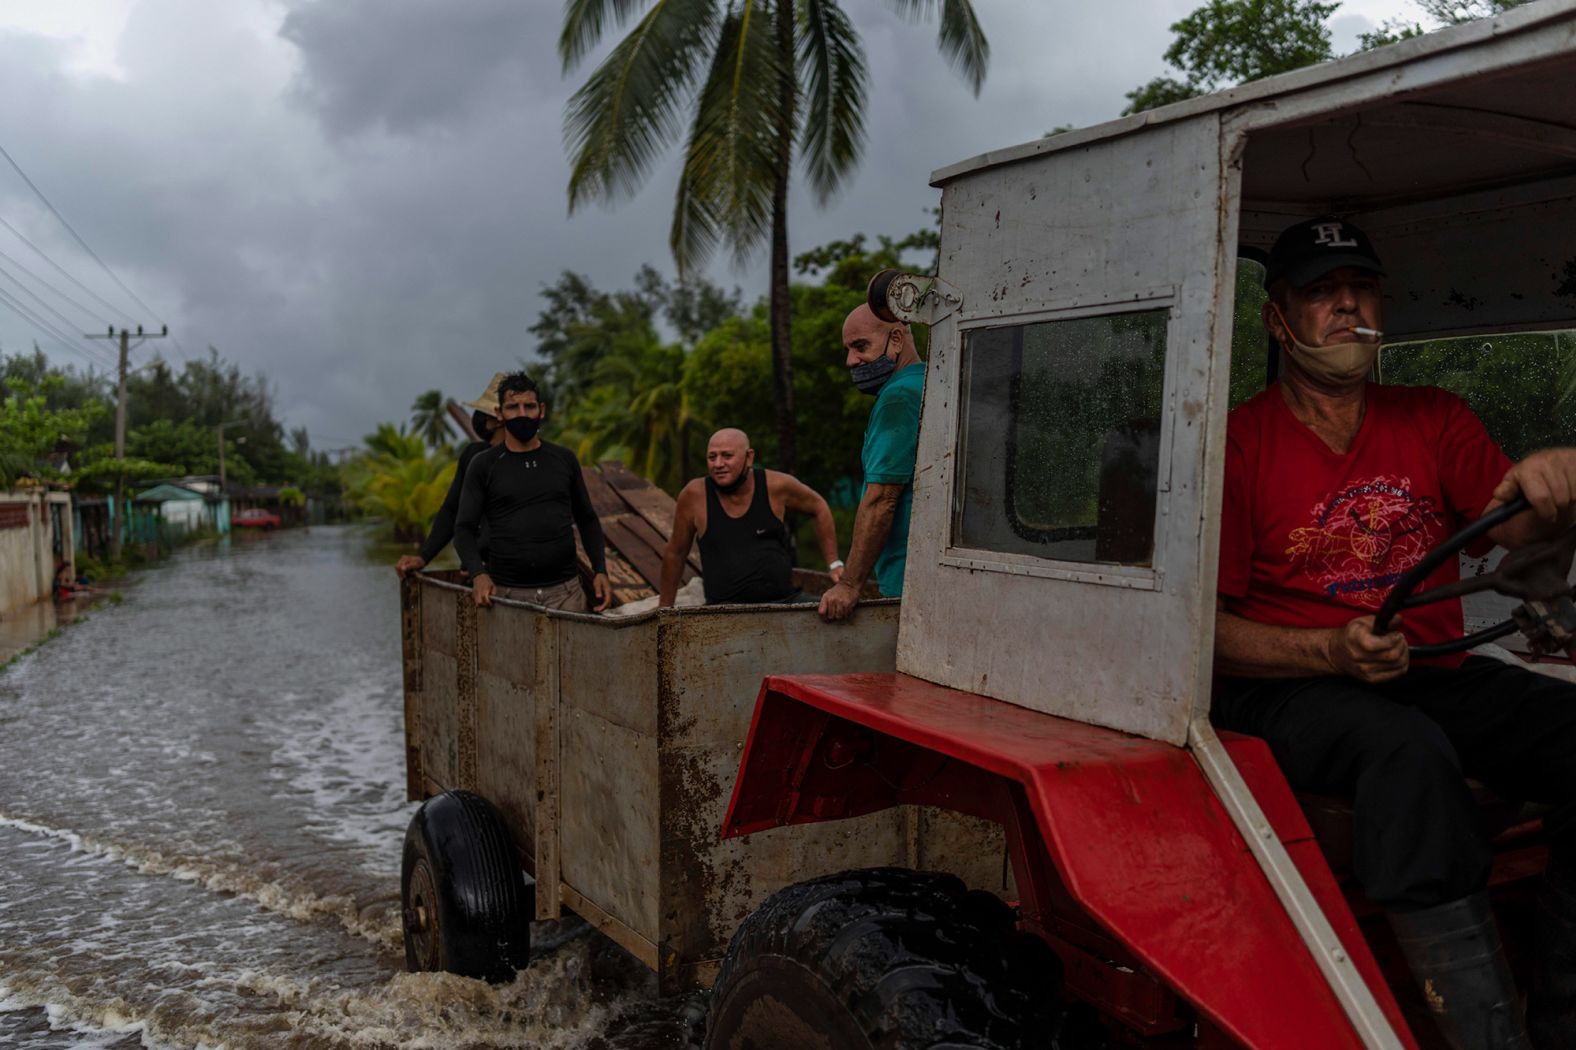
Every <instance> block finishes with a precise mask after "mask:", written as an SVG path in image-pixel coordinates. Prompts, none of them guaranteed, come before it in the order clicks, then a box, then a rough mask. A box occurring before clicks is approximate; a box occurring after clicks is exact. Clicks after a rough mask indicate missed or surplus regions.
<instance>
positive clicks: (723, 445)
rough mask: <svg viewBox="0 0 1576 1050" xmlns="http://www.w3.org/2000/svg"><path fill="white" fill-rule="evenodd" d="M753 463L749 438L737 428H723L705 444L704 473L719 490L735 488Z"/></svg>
mask: <svg viewBox="0 0 1576 1050" xmlns="http://www.w3.org/2000/svg"><path fill="white" fill-rule="evenodd" d="M754 463H755V450H754V449H753V448H751V447H750V436H749V435H748V434H746V433H745V432H744V431H742V430H740V429H738V428H737V427H724V428H723V429H722V430H719V431H717V432H716V433H715V434H713V435H712V436H711V440H710V441H708V442H706V473H708V474H710V475H711V480H712V481H714V482H716V483H717V486H718V487H719V488H722V489H724V490H731V489H733V488H735V487H737V485H738V484H739V482H740V481H742V480H743V479H744V476H745V474H747V473H748V472H749V469H750V467H751V466H753V465H754Z"/></svg>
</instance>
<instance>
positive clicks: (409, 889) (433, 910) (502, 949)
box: [400, 791, 536, 984]
mask: <svg viewBox="0 0 1576 1050" xmlns="http://www.w3.org/2000/svg"><path fill="white" fill-rule="evenodd" d="M400 874H401V879H400V889H401V894H400V896H401V904H402V905H403V907H402V912H403V918H404V926H405V967H406V969H408V970H410V971H412V972H420V971H423V970H445V971H447V972H449V973H457V974H461V975H463V976H466V977H479V978H481V979H483V980H486V981H491V982H493V983H495V984H498V983H503V982H505V981H509V980H512V979H513V978H514V974H515V971H516V970H523V969H525V965H526V963H527V962H528V961H529V957H530V952H531V920H532V918H533V917H534V914H535V910H536V904H535V897H534V895H533V894H532V893H531V890H530V888H529V887H528V886H527V884H526V881H525V876H524V874H523V873H522V872H521V870H520V859H519V857H518V856H517V855H516V853H515V850H514V842H513V840H512V839H511V838H510V836H509V829H508V828H506V827H505V826H504V823H503V817H502V816H500V815H499V813H498V811H497V810H496V809H495V808H493V805H492V803H490V802H488V801H487V800H486V799H485V798H482V797H481V796H480V795H476V794H472V793H471V792H469V791H448V792H445V793H443V794H441V795H434V796H433V797H432V798H429V799H428V800H427V801H426V802H424V803H422V806H421V808H420V809H418V810H417V811H416V815H415V816H414V817H412V818H411V821H410V827H409V829H408V830H407V831H406V832H405V856H404V862H403V864H402V865H401V872H400Z"/></svg>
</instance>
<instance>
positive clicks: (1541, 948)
mask: <svg viewBox="0 0 1576 1050" xmlns="http://www.w3.org/2000/svg"><path fill="white" fill-rule="evenodd" d="M1527 1027H1528V1028H1529V1029H1530V1030H1531V1032H1532V1036H1533V1041H1532V1045H1533V1046H1535V1047H1537V1048H1538V1050H1572V1048H1576V871H1572V870H1571V869H1570V868H1569V867H1567V866H1564V865H1554V864H1551V865H1550V866H1549V870H1548V874H1547V875H1545V876H1544V883H1543V888H1542V889H1541V890H1540V891H1539V893H1538V930H1537V957H1536V959H1535V961H1534V969H1533V973H1532V994H1531V995H1529V996H1528V997H1527Z"/></svg>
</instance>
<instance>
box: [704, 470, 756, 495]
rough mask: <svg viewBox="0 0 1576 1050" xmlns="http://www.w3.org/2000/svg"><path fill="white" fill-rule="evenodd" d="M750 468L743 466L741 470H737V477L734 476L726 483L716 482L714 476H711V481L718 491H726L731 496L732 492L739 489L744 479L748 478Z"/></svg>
mask: <svg viewBox="0 0 1576 1050" xmlns="http://www.w3.org/2000/svg"><path fill="white" fill-rule="evenodd" d="M750 470H751V468H749V467H745V468H744V469H743V470H741V471H739V476H738V477H736V478H734V479H733V480H732V481H730V482H728V483H727V484H726V485H724V484H721V483H720V482H718V481H717V479H716V478H713V479H712V480H711V483H712V484H713V485H716V486H717V491H718V492H722V493H726V494H728V495H730V496H731V495H732V494H733V493H735V492H738V491H739V488H740V486H742V485H743V484H744V483H745V482H746V481H748V480H750Z"/></svg>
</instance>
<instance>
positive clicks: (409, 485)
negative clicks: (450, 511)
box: [343, 423, 456, 540]
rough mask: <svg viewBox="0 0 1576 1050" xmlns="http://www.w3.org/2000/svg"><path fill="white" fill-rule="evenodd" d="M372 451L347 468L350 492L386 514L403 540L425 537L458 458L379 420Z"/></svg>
mask: <svg viewBox="0 0 1576 1050" xmlns="http://www.w3.org/2000/svg"><path fill="white" fill-rule="evenodd" d="M363 441H364V442H365V444H366V451H364V452H362V453H361V454H360V455H358V456H356V458H355V459H353V460H351V461H350V462H349V463H347V464H346V465H345V467H344V470H343V477H344V482H345V488H346V493H347V495H348V496H349V498H350V499H351V501H352V502H354V503H355V504H356V505H357V506H359V507H360V508H361V509H362V510H363V511H364V512H366V513H368V514H372V515H375V516H377V517H381V518H386V519H387V520H388V521H389V522H390V523H391V524H392V525H393V527H394V537H395V538H396V539H399V540H419V539H420V538H421V536H422V534H423V532H424V530H425V529H426V526H427V523H428V522H429V521H431V520H432V518H433V516H434V515H435V514H437V513H438V508H439V507H441V506H442V505H443V498H444V496H445V494H446V493H447V492H448V490H449V482H450V481H451V480H453V478H454V470H455V466H456V464H455V461H454V457H453V456H450V455H448V454H444V453H434V454H433V455H430V456H429V455H428V454H427V448H426V446H425V445H424V444H423V443H422V440H421V438H420V437H418V436H417V435H415V434H407V433H405V430H404V428H402V427H401V428H396V427H395V426H394V425H393V424H392V423H379V424H378V428H377V430H376V431H375V432H374V433H371V434H368V435H367V436H366V437H365V438H364V439H363Z"/></svg>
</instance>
